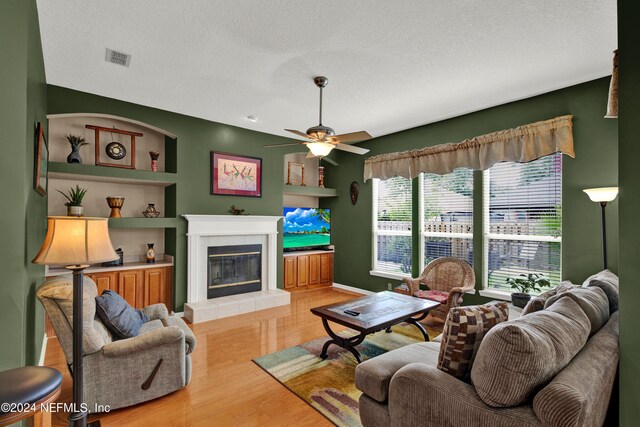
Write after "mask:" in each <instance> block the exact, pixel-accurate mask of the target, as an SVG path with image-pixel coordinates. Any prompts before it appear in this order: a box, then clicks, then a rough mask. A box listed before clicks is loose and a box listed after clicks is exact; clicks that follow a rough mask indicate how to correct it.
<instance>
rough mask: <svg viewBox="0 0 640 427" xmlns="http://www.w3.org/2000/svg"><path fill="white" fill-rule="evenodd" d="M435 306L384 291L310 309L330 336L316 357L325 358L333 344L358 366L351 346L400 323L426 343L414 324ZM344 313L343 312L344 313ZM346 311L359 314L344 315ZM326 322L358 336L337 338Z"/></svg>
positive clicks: (357, 358) (425, 334)
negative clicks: (413, 328)
mask: <svg viewBox="0 0 640 427" xmlns="http://www.w3.org/2000/svg"><path fill="white" fill-rule="evenodd" d="M439 305H440V304H439V303H437V302H435V301H429V300H425V299H420V298H415V297H411V296H407V295H402V294H398V293H395V292H386V291H385V292H379V293H377V294H373V295H367V296H364V297H361V298H356V299H352V300H349V301H345V302H339V303H335V304H329V305H323V306H322V307H316V308H312V309H311V312H312V313H313V314H315V315H316V316H319V317H320V318H321V319H322V325H323V326H324V329H325V330H326V331H327V333H328V334H329V336H330V337H331V339H330V340H329V341H327V342H326V343H325V344H324V346H323V347H322V352H321V353H320V357H321V358H323V359H326V358H327V350H328V349H329V346H330V345H331V344H335V345H338V346H340V347H342V348H345V349H347V350H349V351H350V352H351V353H352V354H353V355H354V356H355V358H356V360H357V361H358V363H360V362H362V358H361V357H360V353H359V352H358V350H356V348H355V347H356V346H357V345H358V344H360V343H362V341H364V339H365V337H366V336H367V335H369V334H372V333H374V332H378V331H381V330H383V329H384V330H385V331H386V332H391V326H393V325H397V324H398V323H402V322H407V323H410V324H412V325H414V326H415V327H416V328H418V329H419V330H420V332H421V333H422V336H423V337H424V340H425V341H429V334H427V331H425V329H424V327H423V326H422V325H421V324H420V323H418V322H419V321H420V320H422V319H424V318H425V317H427V314H429V310H432V309H434V308H436V307H437V306H439ZM345 310H346V311H347V313H345ZM349 311H353V312H357V313H359V314H358V315H355V314H348V312H349ZM416 315H420V316H419V317H417V318H414V317H413V316H416ZM329 321H331V322H334V323H339V324H340V325H343V326H346V327H348V328H351V329H354V330H356V331H358V332H360V334H358V335H355V336H353V337H346V338H345V337H341V336H340V335H338V334H336V333H335V332H333V331H332V330H331V327H330V326H329Z"/></svg>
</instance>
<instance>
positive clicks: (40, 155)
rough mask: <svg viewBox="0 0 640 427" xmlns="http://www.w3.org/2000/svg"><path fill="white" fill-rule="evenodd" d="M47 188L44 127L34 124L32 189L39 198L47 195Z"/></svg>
mask: <svg viewBox="0 0 640 427" xmlns="http://www.w3.org/2000/svg"><path fill="white" fill-rule="evenodd" d="M48 186H49V146H48V145H47V139H46V138H45V136H44V126H42V123H41V122H38V123H36V132H35V151H34V165H33V189H34V190H35V191H36V192H37V193H38V194H40V195H41V196H46V195H47V189H48Z"/></svg>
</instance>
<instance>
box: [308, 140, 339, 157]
mask: <svg viewBox="0 0 640 427" xmlns="http://www.w3.org/2000/svg"><path fill="white" fill-rule="evenodd" d="M307 148H308V149H309V151H311V153H312V154H313V155H314V156H320V157H324V156H326V155H328V154H329V153H330V152H331V150H333V149H334V148H335V145H333V144H330V143H328V142H310V143H308V144H307Z"/></svg>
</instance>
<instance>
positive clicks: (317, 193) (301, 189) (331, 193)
mask: <svg viewBox="0 0 640 427" xmlns="http://www.w3.org/2000/svg"><path fill="white" fill-rule="evenodd" d="M282 193H283V194H287V195H290V196H294V195H295V196H310V197H337V196H338V190H336V189H335V188H321V187H311V186H300V185H286V184H285V185H284V186H283V189H282Z"/></svg>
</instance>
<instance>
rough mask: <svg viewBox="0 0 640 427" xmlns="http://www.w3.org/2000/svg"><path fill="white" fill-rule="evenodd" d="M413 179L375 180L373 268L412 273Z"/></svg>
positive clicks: (394, 273)
mask: <svg viewBox="0 0 640 427" xmlns="http://www.w3.org/2000/svg"><path fill="white" fill-rule="evenodd" d="M411 195H412V194H411V180H409V179H406V178H402V177H394V178H391V179H387V180H385V181H381V180H378V179H374V180H373V271H372V274H376V275H379V276H383V277H389V278H396V277H397V276H410V275H411V203H412V202H411Z"/></svg>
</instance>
